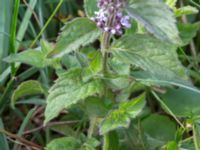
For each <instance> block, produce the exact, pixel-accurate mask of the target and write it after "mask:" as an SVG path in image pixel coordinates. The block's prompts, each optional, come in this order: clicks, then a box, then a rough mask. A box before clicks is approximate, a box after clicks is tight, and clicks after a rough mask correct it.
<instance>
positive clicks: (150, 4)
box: [126, 0, 181, 44]
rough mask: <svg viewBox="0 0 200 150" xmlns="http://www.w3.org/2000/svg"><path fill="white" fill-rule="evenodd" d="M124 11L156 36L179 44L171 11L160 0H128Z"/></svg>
mask: <svg viewBox="0 0 200 150" xmlns="http://www.w3.org/2000/svg"><path fill="white" fill-rule="evenodd" d="M126 11H127V12H128V14H129V15H130V16H131V17H132V18H134V19H136V20H137V21H138V22H140V23H141V24H143V25H144V26H145V27H146V29H147V30H148V31H149V32H151V33H152V34H154V35H155V36H156V37H157V38H160V39H162V40H168V41H170V42H171V43H175V44H180V43H181V42H180V39H179V36H178V30H177V27H176V20H175V18H174V16H173V12H172V11H171V10H170V9H169V7H168V6H167V5H166V4H165V3H164V2H163V1H161V0H129V4H128V5H127V9H126Z"/></svg>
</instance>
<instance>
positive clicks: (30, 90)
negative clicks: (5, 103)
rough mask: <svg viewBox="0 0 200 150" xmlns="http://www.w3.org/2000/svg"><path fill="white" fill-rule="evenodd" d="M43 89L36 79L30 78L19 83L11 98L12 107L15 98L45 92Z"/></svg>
mask: <svg viewBox="0 0 200 150" xmlns="http://www.w3.org/2000/svg"><path fill="white" fill-rule="evenodd" d="M45 93H46V92H45V90H44V88H43V87H42V85H41V84H40V83H39V82H38V81H34V80H30V81H25V82H23V83H21V84H20V85H19V86H18V87H17V89H16V90H15V91H14V93H13V95H12V99H11V105H12V106H13V107H14V105H15V102H16V100H17V99H19V98H21V97H24V96H30V95H37V94H45Z"/></svg>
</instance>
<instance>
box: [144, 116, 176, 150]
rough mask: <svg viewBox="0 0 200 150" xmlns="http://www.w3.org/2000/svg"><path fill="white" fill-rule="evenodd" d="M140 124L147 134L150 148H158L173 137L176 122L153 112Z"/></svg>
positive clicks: (152, 149)
mask: <svg viewBox="0 0 200 150" xmlns="http://www.w3.org/2000/svg"><path fill="white" fill-rule="evenodd" d="M141 125H142V129H143V131H144V132H145V134H146V135H147V140H148V143H149V145H150V148H151V149H150V150H155V149H159V148H160V147H162V146H163V145H165V144H167V143H168V142H169V141H172V140H174V139H175V136H174V135H175V133H176V124H175V123H174V122H173V121H171V120H170V119H169V118H168V117H166V116H161V115H157V114H153V115H151V116H149V117H148V118H146V119H144V120H143V121H142V123H141Z"/></svg>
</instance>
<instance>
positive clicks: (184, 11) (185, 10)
mask: <svg viewBox="0 0 200 150" xmlns="http://www.w3.org/2000/svg"><path fill="white" fill-rule="evenodd" d="M198 12H199V10H198V9H197V8H195V7H193V6H184V7H181V8H179V9H175V11H174V13H175V15H176V17H180V16H183V15H192V14H197V13H198Z"/></svg>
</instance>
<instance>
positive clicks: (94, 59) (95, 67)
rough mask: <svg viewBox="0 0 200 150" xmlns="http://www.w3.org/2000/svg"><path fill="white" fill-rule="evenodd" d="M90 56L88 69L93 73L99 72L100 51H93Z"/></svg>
mask: <svg viewBox="0 0 200 150" xmlns="http://www.w3.org/2000/svg"><path fill="white" fill-rule="evenodd" d="M90 58H91V62H90V69H91V70H92V72H93V73H94V74H95V73H98V72H100V71H101V69H102V56H101V53H100V52H99V51H97V52H94V53H92V54H91V55H90Z"/></svg>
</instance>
